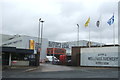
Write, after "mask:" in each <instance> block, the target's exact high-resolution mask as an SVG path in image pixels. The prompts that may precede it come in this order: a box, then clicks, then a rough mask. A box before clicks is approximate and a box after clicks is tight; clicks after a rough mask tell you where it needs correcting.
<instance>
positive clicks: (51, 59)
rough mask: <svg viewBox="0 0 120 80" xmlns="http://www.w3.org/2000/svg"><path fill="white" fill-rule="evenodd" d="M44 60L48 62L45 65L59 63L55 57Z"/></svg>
mask: <svg viewBox="0 0 120 80" xmlns="http://www.w3.org/2000/svg"><path fill="white" fill-rule="evenodd" d="M46 58H47V60H48V61H46V62H47V63H52V64H57V63H58V62H59V61H60V60H59V59H57V58H56V57H55V56H46Z"/></svg>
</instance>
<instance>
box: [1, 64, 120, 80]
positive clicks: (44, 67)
mask: <svg viewBox="0 0 120 80" xmlns="http://www.w3.org/2000/svg"><path fill="white" fill-rule="evenodd" d="M117 77H118V69H117V68H95V67H73V66H64V65H52V64H44V63H41V64H40V66H38V67H25V66H24V67H20V66H17V67H11V68H10V69H6V70H3V78H117Z"/></svg>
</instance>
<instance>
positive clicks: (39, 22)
mask: <svg viewBox="0 0 120 80" xmlns="http://www.w3.org/2000/svg"><path fill="white" fill-rule="evenodd" d="M40 21H41V18H40V19H39V29H38V45H39V43H40Z"/></svg>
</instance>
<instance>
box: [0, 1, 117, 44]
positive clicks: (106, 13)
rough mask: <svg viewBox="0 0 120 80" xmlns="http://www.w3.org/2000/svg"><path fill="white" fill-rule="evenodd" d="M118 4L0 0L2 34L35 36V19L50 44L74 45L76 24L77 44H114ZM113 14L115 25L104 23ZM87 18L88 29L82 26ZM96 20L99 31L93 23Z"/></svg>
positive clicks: (105, 2)
mask: <svg viewBox="0 0 120 80" xmlns="http://www.w3.org/2000/svg"><path fill="white" fill-rule="evenodd" d="M118 1H119V0H2V1H1V6H0V10H1V11H2V13H0V16H1V17H2V19H0V21H2V29H1V31H0V33H2V34H11V35H15V34H20V35H28V36H35V37H37V36H38V27H39V18H41V19H42V20H43V21H45V22H44V23H43V27H44V28H43V37H44V38H47V39H48V40H50V41H60V42H64V41H76V40H77V30H78V27H77V24H79V40H89V28H90V40H91V41H94V42H102V43H107V44H112V43H113V26H114V27H115V41H116V43H118ZM113 13H114V16H115V22H114V24H113V25H111V26H109V25H108V24H107V21H108V20H109V19H110V18H111V17H112V15H113ZM89 17H90V23H89V26H88V27H84V24H85V22H86V21H87V19H88V18H89ZM97 20H100V21H101V25H100V27H99V28H98V27H96V21H97Z"/></svg>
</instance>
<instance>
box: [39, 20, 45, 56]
mask: <svg viewBox="0 0 120 80" xmlns="http://www.w3.org/2000/svg"><path fill="white" fill-rule="evenodd" d="M40 22H41V23H42V24H41V45H40V54H41V53H42V36H43V23H44V21H43V20H42V21H40Z"/></svg>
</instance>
